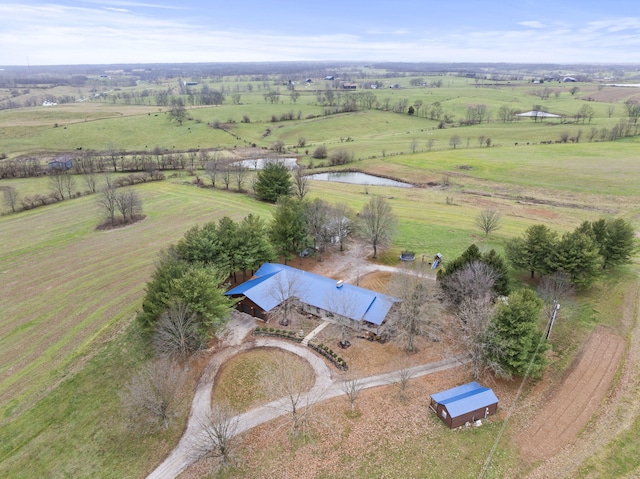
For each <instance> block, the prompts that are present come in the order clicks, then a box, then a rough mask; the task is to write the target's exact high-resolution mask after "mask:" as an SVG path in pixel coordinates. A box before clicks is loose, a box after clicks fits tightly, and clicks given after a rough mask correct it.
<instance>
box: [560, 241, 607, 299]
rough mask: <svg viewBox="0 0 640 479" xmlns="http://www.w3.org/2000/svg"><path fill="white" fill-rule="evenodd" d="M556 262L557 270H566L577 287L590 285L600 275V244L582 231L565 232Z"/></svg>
mask: <svg viewBox="0 0 640 479" xmlns="http://www.w3.org/2000/svg"><path fill="white" fill-rule="evenodd" d="M554 263H555V265H556V270H557V271H564V272H565V273H567V274H568V275H569V277H570V278H571V282H572V283H573V285H574V286H577V287H587V286H590V285H591V284H592V283H593V282H594V281H595V280H596V278H597V277H598V275H599V273H600V267H601V265H602V257H601V256H600V253H599V252H598V245H597V244H596V242H595V241H594V240H593V239H591V237H590V236H588V235H586V234H584V233H582V232H581V231H574V232H572V233H565V234H564V235H563V236H562V239H561V240H560V241H559V242H558V244H557V246H556V249H555V253H554Z"/></svg>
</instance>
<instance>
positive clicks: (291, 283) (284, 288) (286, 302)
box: [269, 272, 307, 326]
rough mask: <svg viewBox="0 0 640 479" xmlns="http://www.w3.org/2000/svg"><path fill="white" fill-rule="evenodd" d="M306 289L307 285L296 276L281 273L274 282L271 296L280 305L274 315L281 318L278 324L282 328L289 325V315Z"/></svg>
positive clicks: (270, 292)
mask: <svg viewBox="0 0 640 479" xmlns="http://www.w3.org/2000/svg"><path fill="white" fill-rule="evenodd" d="M305 287H307V285H305V284H303V283H302V282H300V281H299V279H298V278H297V277H296V276H294V275H287V274H286V273H285V272H283V273H280V274H279V275H278V276H277V277H276V278H275V280H274V281H273V284H272V286H271V287H270V288H269V295H270V296H271V297H272V298H273V299H274V300H275V301H277V303H278V306H277V307H276V308H274V310H273V313H275V314H276V315H279V316H280V319H279V321H278V323H279V324H281V325H282V326H288V325H289V313H290V312H291V309H292V308H293V306H294V304H295V302H296V301H297V297H298V296H300V294H301V293H302V291H303V289H304V288H305ZM273 313H272V314H273Z"/></svg>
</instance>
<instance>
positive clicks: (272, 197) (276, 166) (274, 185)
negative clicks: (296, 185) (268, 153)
mask: <svg viewBox="0 0 640 479" xmlns="http://www.w3.org/2000/svg"><path fill="white" fill-rule="evenodd" d="M292 188H293V185H292V182H291V175H290V174H289V170H288V169H287V166H286V165H285V164H284V163H283V162H281V161H271V162H268V163H267V164H266V165H265V167H264V169H263V170H261V171H259V172H258V175H257V180H256V184H255V191H256V196H257V197H258V199H260V200H263V201H268V202H270V203H275V202H276V201H277V200H278V198H280V197H281V196H290V195H291V192H292Z"/></svg>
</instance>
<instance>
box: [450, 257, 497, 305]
mask: <svg viewBox="0 0 640 479" xmlns="http://www.w3.org/2000/svg"><path fill="white" fill-rule="evenodd" d="M497 279H498V273H497V271H496V270H495V268H493V267H491V266H489V265H487V264H486V263H484V262H482V261H477V260H475V261H471V262H469V263H467V264H466V265H465V266H464V267H462V268H461V269H460V270H458V271H456V272H455V273H453V274H451V275H450V276H447V277H445V278H444V279H443V280H442V282H441V287H442V289H443V290H444V291H445V294H446V295H447V299H448V300H449V302H450V303H451V304H453V305H457V304H460V303H462V301H464V300H465V299H469V298H472V299H473V298H484V297H485V296H488V297H489V299H490V300H493V296H494V285H495V283H496V281H497Z"/></svg>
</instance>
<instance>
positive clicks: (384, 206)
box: [359, 196, 397, 259]
mask: <svg viewBox="0 0 640 479" xmlns="http://www.w3.org/2000/svg"><path fill="white" fill-rule="evenodd" d="M396 223H397V220H396V217H395V215H394V214H393V211H392V210H391V206H390V205H389V203H388V202H387V200H386V199H385V198H384V197H382V196H374V197H373V198H371V200H370V201H369V203H367V204H366V205H364V208H362V211H361V212H360V224H359V227H360V232H361V234H362V236H363V237H364V238H365V239H366V240H367V241H369V243H371V246H373V259H377V258H378V247H383V246H386V245H387V243H388V242H389V241H390V240H391V237H392V235H393V233H394V231H395V227H396Z"/></svg>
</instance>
